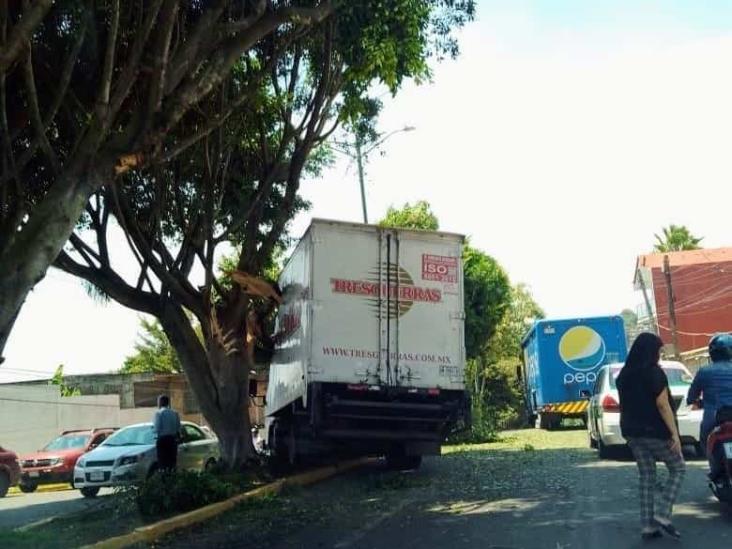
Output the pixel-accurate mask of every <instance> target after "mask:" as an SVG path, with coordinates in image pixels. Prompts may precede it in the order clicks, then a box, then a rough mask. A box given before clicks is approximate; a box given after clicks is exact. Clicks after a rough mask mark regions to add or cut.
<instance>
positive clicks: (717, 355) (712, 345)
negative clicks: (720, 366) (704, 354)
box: [709, 333, 732, 362]
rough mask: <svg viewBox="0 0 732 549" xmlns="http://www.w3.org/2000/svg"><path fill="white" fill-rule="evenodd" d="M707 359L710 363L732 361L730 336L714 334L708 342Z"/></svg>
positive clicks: (731, 339) (731, 338)
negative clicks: (709, 359)
mask: <svg viewBox="0 0 732 549" xmlns="http://www.w3.org/2000/svg"><path fill="white" fill-rule="evenodd" d="M709 357H710V358H711V359H712V362H721V361H724V360H732V335H730V334H728V333H721V334H716V335H715V336H714V337H712V339H710V340H709Z"/></svg>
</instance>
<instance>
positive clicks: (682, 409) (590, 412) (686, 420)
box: [587, 360, 703, 458]
mask: <svg viewBox="0 0 732 549" xmlns="http://www.w3.org/2000/svg"><path fill="white" fill-rule="evenodd" d="M622 367H623V364H622V363H613V364H608V365H606V366H603V367H602V368H601V369H600V371H599V372H598V375H597V381H596V382H595V385H594V388H593V390H592V394H591V395H590V403H589V406H588V407H587V431H588V435H589V440H590V446H591V447H592V448H597V450H598V454H599V456H600V457H601V458H607V457H609V456H610V455H611V454H613V453H614V450H617V449H619V448H621V447H623V446H625V439H624V438H623V436H622V435H621V434H620V397H619V396H618V389H617V387H616V386H615V380H616V379H617V377H618V374H619V373H620V370H621V368H622ZM661 367H662V368H663V371H664V372H665V373H666V377H667V378H668V383H669V388H670V390H671V397H672V398H673V401H674V406H675V407H676V417H677V419H678V424H679V435H680V438H681V444H682V445H686V446H693V447H694V449H695V451H696V452H697V453H699V454H701V453H702V449H700V446H699V426H700V424H701V420H702V415H703V412H702V410H694V409H692V407H690V406H688V405H687V404H686V394H687V393H688V392H689V387H690V386H691V381H692V379H693V376H692V375H691V373H690V372H689V370H688V369H687V368H686V366H684V365H683V364H682V363H680V362H674V361H666V360H662V361H661Z"/></svg>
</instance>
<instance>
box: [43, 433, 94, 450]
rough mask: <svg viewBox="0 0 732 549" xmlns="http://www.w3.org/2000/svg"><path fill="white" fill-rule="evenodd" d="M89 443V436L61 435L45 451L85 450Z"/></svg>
mask: <svg viewBox="0 0 732 549" xmlns="http://www.w3.org/2000/svg"><path fill="white" fill-rule="evenodd" d="M88 441H89V435H81V434H73V435H61V436H60V437H58V438H55V439H53V440H52V441H51V442H49V443H48V444H47V445H46V447H45V448H44V450H46V451H54V450H71V449H72V448H83V447H84V446H86V443H87V442H88Z"/></svg>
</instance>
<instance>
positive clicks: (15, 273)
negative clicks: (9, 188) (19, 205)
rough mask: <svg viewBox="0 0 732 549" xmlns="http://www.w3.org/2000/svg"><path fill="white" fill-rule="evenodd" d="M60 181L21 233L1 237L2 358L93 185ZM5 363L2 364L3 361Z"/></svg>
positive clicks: (0, 340)
mask: <svg viewBox="0 0 732 549" xmlns="http://www.w3.org/2000/svg"><path fill="white" fill-rule="evenodd" d="M88 181H89V179H87V180H86V181H85V182H80V181H79V180H76V179H75V178H73V177H70V176H66V177H61V178H59V179H58V180H57V181H56V183H55V184H54V185H53V187H52V188H51V190H50V191H49V192H48V194H47V195H46V197H45V198H44V199H43V201H42V202H41V203H40V204H38V205H37V206H36V207H35V208H34V209H33V213H32V215H31V216H30V218H29V219H28V222H27V223H26V224H25V225H24V226H23V229H22V230H21V231H19V232H15V233H12V234H5V235H0V236H2V238H3V239H7V240H6V241H5V242H2V243H0V356H2V352H3V350H4V348H5V345H6V343H7V341H8V337H9V336H10V331H11V330H12V328H13V324H15V320H16V318H17V317H18V313H19V312H20V308H21V306H22V305H23V302H24V301H25V298H26V296H27V295H28V292H30V291H31V290H32V289H33V287H34V286H35V285H36V284H37V283H38V282H40V281H41V280H42V279H43V277H44V276H45V275H46V271H47V270H48V267H50V266H51V264H52V263H53V261H54V260H55V259H56V256H58V254H59V252H60V251H61V249H62V248H63V246H64V244H65V243H66V241H67V240H68V238H69V235H70V234H71V232H72V231H73V229H74V226H75V225H76V223H77V222H78V220H79V218H80V217H81V214H82V212H83V211H84V207H85V206H86V202H87V200H88V197H89V195H90V194H91V190H92V185H90V184H89V183H88ZM0 362H1V360H0Z"/></svg>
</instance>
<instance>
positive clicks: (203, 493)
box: [117, 471, 235, 518]
mask: <svg viewBox="0 0 732 549" xmlns="http://www.w3.org/2000/svg"><path fill="white" fill-rule="evenodd" d="M234 493H235V489H234V486H233V485H231V484H228V483H225V482H222V481H221V480H220V479H218V478H217V477H216V476H214V475H213V474H211V473H201V472H198V471H177V472H175V473H158V474H154V475H153V476H151V477H150V478H149V479H147V480H145V481H144V482H142V483H141V484H139V485H137V486H130V487H127V488H124V489H123V490H121V491H120V494H119V496H118V501H117V510H118V512H121V513H126V512H128V511H129V507H130V506H131V505H133V504H134V505H135V506H136V507H137V510H138V511H139V512H140V514H141V515H142V516H143V517H147V518H151V517H161V516H166V515H170V514H174V513H184V512H186V511H192V510H193V509H198V508H199V507H203V506H204V505H208V504H210V503H215V502H217V501H221V500H224V499H227V498H229V497H231V496H233V495H234Z"/></svg>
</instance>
